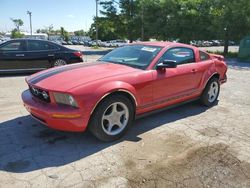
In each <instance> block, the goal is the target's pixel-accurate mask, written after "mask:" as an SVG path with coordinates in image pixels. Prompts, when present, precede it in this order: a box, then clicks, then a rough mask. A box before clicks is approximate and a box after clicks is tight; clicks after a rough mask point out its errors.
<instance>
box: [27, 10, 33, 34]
mask: <svg viewBox="0 0 250 188" xmlns="http://www.w3.org/2000/svg"><path fill="white" fill-rule="evenodd" d="M27 14H28V15H29V17H30V35H32V22H31V15H32V12H30V11H27Z"/></svg>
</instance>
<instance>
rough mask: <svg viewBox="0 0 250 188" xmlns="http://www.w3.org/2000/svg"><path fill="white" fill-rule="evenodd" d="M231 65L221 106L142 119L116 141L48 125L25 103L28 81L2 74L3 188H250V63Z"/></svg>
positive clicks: (192, 106)
mask: <svg viewBox="0 0 250 188" xmlns="http://www.w3.org/2000/svg"><path fill="white" fill-rule="evenodd" d="M93 59H94V58H93ZM227 63H228V64H229V70H228V82H227V83H226V84H224V85H223V86H222V88H221V93H220V97H219V101H218V104H217V105H216V106H214V107H212V108H206V107H203V106H201V105H199V103H198V102H194V103H190V104H186V105H184V106H181V107H178V108H174V109H171V110H167V111H164V112H161V113H158V114H155V115H151V116H148V117H146V118H143V119H139V120H137V121H136V122H135V124H134V126H133V127H132V128H131V129H130V130H129V132H128V133H127V134H126V136H125V137H124V138H123V139H121V140H119V141H117V142H115V143H102V142H99V141H97V140H96V139H95V138H94V137H93V136H92V135H90V134H89V133H65V132H59V131H54V130H51V129H49V128H47V127H45V126H43V125H41V124H40V123H38V122H36V121H35V120H33V119H32V118H31V117H30V116H29V115H28V113H27V112H26V110H25V109H24V107H23V106H22V102H21V99H20V95H21V92H22V91H23V90H24V89H27V86H26V84H25V82H24V77H25V76H9V77H1V78H0V85H1V90H0V106H1V108H0V187H1V188H5V187H11V188H13V187H14V188H15V187H17V188H22V187H35V188H37V187H51V188H55V187H150V188H151V187H206V188H209V187H218V188H221V187H225V188H230V187H239V188H242V187H250V126H249V125H250V111H249V108H250V95H249V93H250V87H249V82H250V64H243V63H238V62H236V61H234V60H228V61H227Z"/></svg>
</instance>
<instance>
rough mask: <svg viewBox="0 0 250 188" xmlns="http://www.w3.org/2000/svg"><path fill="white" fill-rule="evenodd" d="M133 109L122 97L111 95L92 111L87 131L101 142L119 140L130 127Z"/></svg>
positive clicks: (126, 99) (125, 98)
mask: <svg viewBox="0 0 250 188" xmlns="http://www.w3.org/2000/svg"><path fill="white" fill-rule="evenodd" d="M133 119H134V107H133V104H132V103H131V101H130V100H129V99H128V98H127V97H125V96H123V95H113V96H110V97H108V98H106V99H104V101H102V102H101V103H100V104H99V105H98V107H97V109H96V110H95V111H94V113H93V115H92V118H91V121H90V125H89V129H90V131H91V132H92V134H93V135H95V136H96V137H97V138H98V139H99V140H101V141H106V142H110V141H114V140H117V139H119V138H120V137H121V136H123V135H124V133H125V132H126V131H127V130H128V128H129V127H130V126H131V124H132V122H133Z"/></svg>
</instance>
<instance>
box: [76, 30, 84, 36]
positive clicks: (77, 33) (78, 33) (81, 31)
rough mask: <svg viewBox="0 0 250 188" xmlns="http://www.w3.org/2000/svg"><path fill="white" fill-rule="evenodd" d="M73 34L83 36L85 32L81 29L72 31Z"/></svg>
mask: <svg viewBox="0 0 250 188" xmlns="http://www.w3.org/2000/svg"><path fill="white" fill-rule="evenodd" d="M74 34H75V36H85V35H86V33H85V32H84V31H83V30H78V31H74Z"/></svg>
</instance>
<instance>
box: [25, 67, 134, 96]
mask: <svg viewBox="0 0 250 188" xmlns="http://www.w3.org/2000/svg"><path fill="white" fill-rule="evenodd" d="M135 71H139V70H138V69H134V68H131V67H128V66H125V65H118V64H113V63H104V62H96V63H78V64H73V65H66V66H62V67H57V68H52V69H48V70H45V71H42V72H39V73H36V74H34V75H31V76H29V77H28V78H27V79H26V81H27V83H28V84H30V85H35V86H37V87H40V88H43V89H47V90H52V91H68V90H70V89H72V88H74V87H77V86H80V85H83V84H86V83H89V82H92V81H96V80H99V79H103V78H108V77H114V76H117V75H121V74H127V73H130V72H135Z"/></svg>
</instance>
